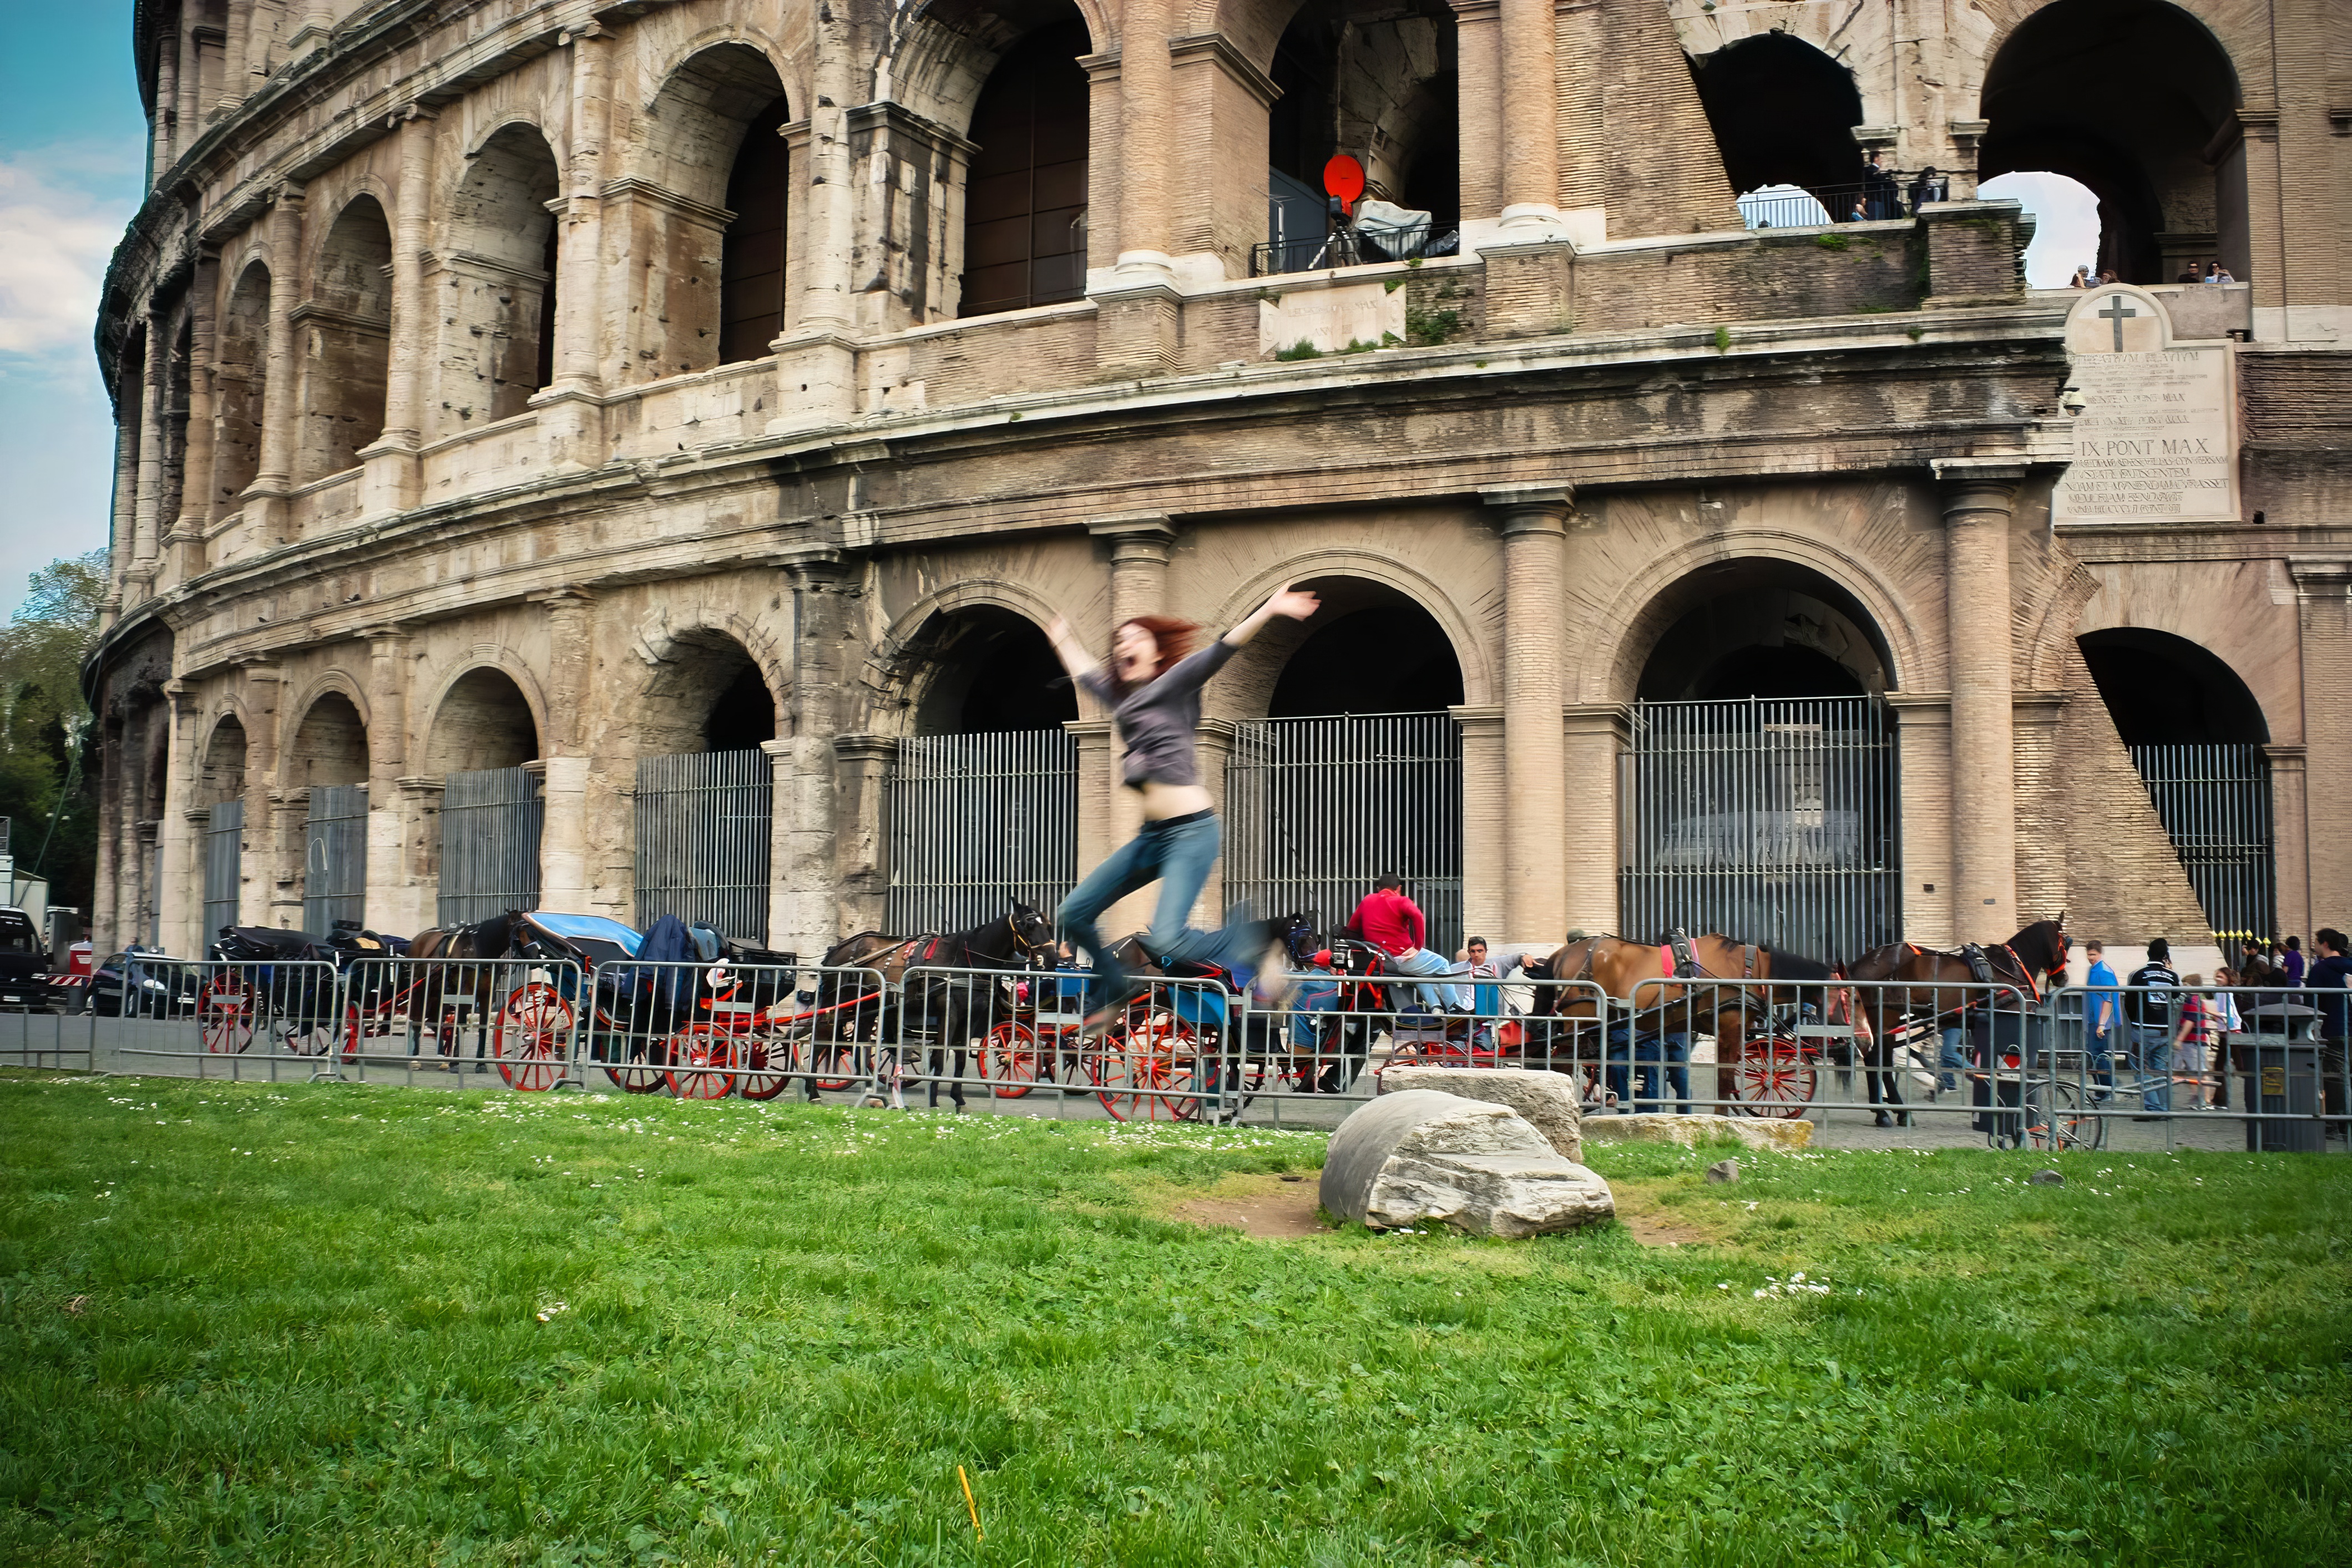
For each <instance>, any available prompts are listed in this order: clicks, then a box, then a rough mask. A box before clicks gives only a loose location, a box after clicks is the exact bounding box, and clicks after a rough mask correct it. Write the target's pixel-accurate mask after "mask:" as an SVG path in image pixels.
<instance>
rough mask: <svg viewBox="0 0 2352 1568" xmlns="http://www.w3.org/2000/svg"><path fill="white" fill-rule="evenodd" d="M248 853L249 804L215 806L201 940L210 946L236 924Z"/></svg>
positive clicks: (208, 833)
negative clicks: (242, 868)
mask: <svg viewBox="0 0 2352 1568" xmlns="http://www.w3.org/2000/svg"><path fill="white" fill-rule="evenodd" d="M244 849H245V802H243V801H241V800H221V801H215V802H214V803H213V806H212V811H211V814H210V815H209V816H207V817H206V818H205V915H204V920H205V923H204V929H203V931H201V932H199V933H198V940H199V941H200V942H204V943H210V942H211V941H212V940H213V938H214V937H215V936H217V935H219V934H220V929H221V927H223V926H233V925H235V924H236V903H237V884H238V881H239V878H240V865H239V863H240V859H241V857H242V855H243V852H244Z"/></svg>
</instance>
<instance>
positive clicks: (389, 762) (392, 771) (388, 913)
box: [366, 626, 430, 934]
mask: <svg viewBox="0 0 2352 1568" xmlns="http://www.w3.org/2000/svg"><path fill="white" fill-rule="evenodd" d="M366 636H367V640H368V780H367V783H368V824H367V912H366V919H367V922H368V925H369V926H370V927H371V928H372V929H373V930H376V931H397V932H400V933H402V934H406V933H408V932H411V931H421V930H422V929H424V927H425V925H426V924H428V923H430V922H429V921H415V923H408V922H410V921H412V919H413V917H414V916H415V914H416V912H417V910H416V900H415V897H414V896H413V894H412V891H411V881H412V879H411V878H410V875H409V867H408V857H407V855H406V853H405V839H406V831H405V830H406V826H407V825H406V823H405V822H404V820H403V818H402V813H401V807H402V804H403V802H402V795H401V791H400V779H401V775H402V773H404V772H405V771H406V770H407V763H408V634H407V633H406V632H404V631H403V630H402V629H401V628H400V627H398V626H377V627H374V628H373V629H371V630H370V631H369V632H368V633H367V634H366Z"/></svg>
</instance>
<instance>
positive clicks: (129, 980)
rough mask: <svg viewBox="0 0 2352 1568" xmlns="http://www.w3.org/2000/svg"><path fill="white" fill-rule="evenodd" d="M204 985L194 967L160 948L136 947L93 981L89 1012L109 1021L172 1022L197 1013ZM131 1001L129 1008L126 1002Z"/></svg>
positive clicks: (111, 961) (107, 965) (112, 960)
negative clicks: (170, 957) (174, 1018)
mask: <svg viewBox="0 0 2352 1568" xmlns="http://www.w3.org/2000/svg"><path fill="white" fill-rule="evenodd" d="M203 988H204V981H203V978H202V976H201V975H200V973H198V971H197V968H196V966H195V965H194V964H193V963H187V962H186V961H184V960H182V959H167V958H165V957H164V955H163V949H162V948H158V947H137V946H133V947H131V948H130V949H129V950H128V951H126V952H122V953H121V954H120V955H118V956H116V957H113V958H110V959H108V960H107V961H106V963H105V964H104V965H103V966H102V967H101V968H100V970H99V971H98V973H95V974H93V975H91V976H90V979H89V1004H88V1007H89V1011H90V1012H93V1013H97V1014H100V1015H101V1016H105V1017H109V1018H120V1017H121V1016H123V1015H124V1014H125V1013H126V1012H127V1013H128V1014H129V1015H130V1016H131V1017H134V1018H170V1017H177V1016H180V1015H182V1014H184V1013H193V1012H194V1011H195V1010H196V998H197V996H198V994H200V993H201V992H202V990H203ZM126 996H127V997H128V998H129V1001H128V1003H127V1004H126V1002H125V1000H124V998H125V997H126Z"/></svg>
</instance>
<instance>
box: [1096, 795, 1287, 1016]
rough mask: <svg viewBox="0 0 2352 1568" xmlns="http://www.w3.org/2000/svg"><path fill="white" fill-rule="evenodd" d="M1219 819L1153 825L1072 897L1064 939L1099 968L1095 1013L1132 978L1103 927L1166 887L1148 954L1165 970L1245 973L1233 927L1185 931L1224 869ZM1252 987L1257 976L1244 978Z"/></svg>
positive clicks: (1147, 938) (1146, 939)
mask: <svg viewBox="0 0 2352 1568" xmlns="http://www.w3.org/2000/svg"><path fill="white" fill-rule="evenodd" d="M1218 838H1219V834H1218V831H1217V819H1216V818H1215V817H1214V816H1207V815H1202V816H1194V817H1191V818H1188V819H1186V820H1184V821H1181V822H1147V823H1145V824H1144V825H1143V831H1142V832H1140V833H1139V834H1137V835H1136V836H1135V837H1132V838H1130V839H1129V840H1128V841H1127V843H1126V844H1125V845H1123V846H1122V847H1119V848H1118V849H1116V850H1114V851H1112V853H1111V857H1110V858H1109V859H1108V860H1105V861H1104V862H1103V863H1102V864H1101V865H1099V866H1097V867H1096V868H1094V869H1093V870H1092V871H1090V872H1088V873H1087V877H1086V879H1085V880H1083V881H1081V882H1080V883H1079V884H1078V885H1077V886H1076V887H1075V888H1073V889H1070V896H1069V897H1068V898H1066V899H1064V900H1062V907H1061V908H1060V909H1059V910H1055V913H1054V923H1055V925H1057V926H1059V927H1060V928H1061V929H1062V932H1063V934H1064V935H1066V936H1067V937H1068V938H1069V939H1070V940H1071V941H1072V942H1076V944H1077V945H1078V946H1079V947H1080V948H1081V949H1083V950H1084V951H1085V952H1086V953H1087V956H1088V957H1089V958H1091V959H1093V960H1094V964H1095V980H1094V984H1093V985H1092V986H1091V987H1089V988H1088V991H1087V1005H1089V1007H1091V1006H1093V1005H1095V1004H1097V1003H1100V1002H1102V1001H1104V1000H1105V999H1106V998H1107V997H1108V995H1109V994H1110V993H1111V992H1112V991H1113V990H1114V989H1115V988H1116V987H1118V986H1121V985H1124V984H1126V982H1127V971H1126V969H1125V967H1124V966H1123V965H1121V964H1120V963H1119V962H1118V959H1116V958H1114V957H1112V956H1111V954H1110V952H1109V950H1108V948H1107V947H1106V946H1105V945H1104V942H1103V939H1102V935H1101V933H1100V932H1098V931H1096V930H1095V919H1096V917H1097V916H1098V915H1100V914H1101V913H1102V912H1103V911H1104V910H1107V909H1108V908H1110V907H1111V905H1113V904H1115V903H1117V902H1118V901H1119V900H1121V899H1123V898H1125V897H1127V896H1128V895H1129V893H1132V892H1136V891H1139V889H1144V888H1148V887H1150V885H1151V884H1152V883H1154V882H1157V883H1159V884H1160V906H1159V909H1158V910H1157V911H1156V912H1154V914H1153V915H1152V917H1151V929H1150V931H1146V932H1144V933H1143V946H1144V951H1145V952H1149V953H1150V955H1151V956H1152V957H1153V958H1155V959H1158V960H1160V962H1162V963H1169V962H1173V963H1214V964H1222V965H1224V966H1225V967H1227V968H1237V967H1238V965H1237V964H1236V963H1235V962H1234V952H1233V951H1232V929H1233V928H1232V927H1230V926H1228V927H1226V928H1225V929H1224V930H1223V931H1194V930H1193V929H1192V927H1191V926H1190V925H1187V924H1186V923H1185V920H1186V917H1188V916H1189V915H1191V914H1192V904H1193V901H1194V900H1197V899H1199V898H1200V896H1201V889H1202V888H1204V887H1206V886H1207V885H1208V881H1209V868H1210V867H1212V866H1213V865H1215V864H1216V860H1217V843H1218ZM1238 978H1239V979H1240V980H1241V982H1242V984H1244V985H1247V984H1249V982H1250V980H1251V978H1252V977H1251V976H1250V975H1249V974H1247V973H1243V974H1241V975H1239V976H1238Z"/></svg>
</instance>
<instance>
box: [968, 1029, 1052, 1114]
mask: <svg viewBox="0 0 2352 1568" xmlns="http://www.w3.org/2000/svg"><path fill="white" fill-rule="evenodd" d="M1037 1068H1038V1047H1037V1031H1036V1030H1034V1029H1033V1028H1031V1027H1030V1026H1028V1025H1026V1024H1024V1023H1020V1022H1017V1021H1015V1020H1013V1019H1010V1018H1008V1019H1006V1020H1005V1021H1004V1022H1003V1023H1001V1024H999V1025H997V1026H995V1027H994V1028H992V1029H991V1030H989V1031H988V1035H987V1037H985V1038H984V1039H982V1041H981V1043H980V1076H981V1077H982V1078H983V1079H987V1080H988V1084H989V1089H990V1091H991V1092H992V1093H993V1094H994V1095H995V1096H996V1098H997V1099H999V1100H1018V1099H1020V1098H1021V1097H1022V1096H1023V1095H1024V1094H1026V1093H1028V1092H1029V1091H1030V1090H1031V1089H1034V1088H1035V1087H1036V1085H1037Z"/></svg>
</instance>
